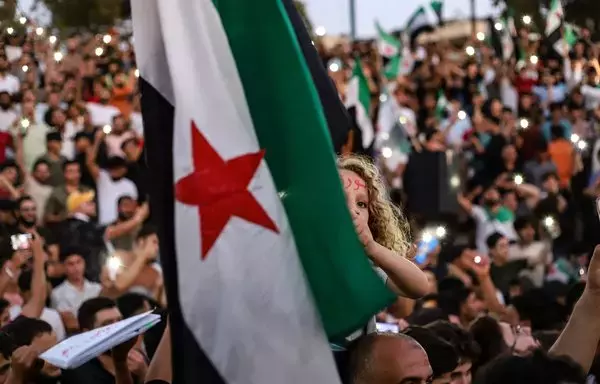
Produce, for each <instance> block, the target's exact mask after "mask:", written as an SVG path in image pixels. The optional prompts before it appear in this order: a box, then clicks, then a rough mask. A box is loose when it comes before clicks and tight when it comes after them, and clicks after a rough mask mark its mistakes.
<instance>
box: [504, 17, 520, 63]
mask: <svg viewBox="0 0 600 384" xmlns="http://www.w3.org/2000/svg"><path fill="white" fill-rule="evenodd" d="M501 34H502V35H501V39H500V40H501V42H502V58H503V59H504V60H505V61H507V60H510V59H511V58H512V57H513V56H514V55H515V38H516V35H517V30H516V28H515V21H514V19H513V18H512V17H511V16H505V17H503V18H502V31H501Z"/></svg>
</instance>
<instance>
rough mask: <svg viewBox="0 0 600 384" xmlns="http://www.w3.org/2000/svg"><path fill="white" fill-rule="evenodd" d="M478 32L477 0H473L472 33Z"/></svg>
mask: <svg viewBox="0 0 600 384" xmlns="http://www.w3.org/2000/svg"><path fill="white" fill-rule="evenodd" d="M475 33H477V16H475V0H471V34H472V35H473V36H475Z"/></svg>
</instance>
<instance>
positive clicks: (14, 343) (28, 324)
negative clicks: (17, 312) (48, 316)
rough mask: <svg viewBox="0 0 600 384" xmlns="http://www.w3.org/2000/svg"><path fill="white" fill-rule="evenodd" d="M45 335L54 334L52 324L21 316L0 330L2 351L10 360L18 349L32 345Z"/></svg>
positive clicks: (0, 349) (0, 348)
mask: <svg viewBox="0 0 600 384" xmlns="http://www.w3.org/2000/svg"><path fill="white" fill-rule="evenodd" d="M45 333H52V327H51V326H50V324H48V323H46V322H45V321H43V320H39V319H33V318H30V317H26V316H19V317H17V318H16V319H15V320H13V321H12V322H10V323H8V324H6V325H5V326H4V327H2V328H1V329H0V334H2V336H1V337H0V340H1V341H2V342H0V351H1V353H2V355H4V357H5V358H9V357H10V356H11V355H12V353H13V351H14V350H15V349H17V348H20V347H23V346H26V345H31V343H32V342H33V339H35V338H36V337H38V336H41V335H43V334H45Z"/></svg>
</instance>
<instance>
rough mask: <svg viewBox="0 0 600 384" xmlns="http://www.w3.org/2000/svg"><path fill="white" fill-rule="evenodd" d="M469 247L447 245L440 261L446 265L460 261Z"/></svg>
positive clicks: (443, 249)
mask: <svg viewBox="0 0 600 384" xmlns="http://www.w3.org/2000/svg"><path fill="white" fill-rule="evenodd" d="M467 249H468V247H467V246H465V245H447V246H444V247H443V248H442V251H441V252H440V259H441V260H443V261H444V262H446V263H451V262H453V261H454V260H456V259H458V258H459V257H460V256H461V255H462V254H463V252H464V251H465V250H467Z"/></svg>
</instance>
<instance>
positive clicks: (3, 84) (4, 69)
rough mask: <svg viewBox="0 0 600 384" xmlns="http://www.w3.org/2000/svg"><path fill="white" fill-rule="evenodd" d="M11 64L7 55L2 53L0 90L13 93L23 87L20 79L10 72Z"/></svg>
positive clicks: (0, 57) (0, 59) (0, 56)
mask: <svg viewBox="0 0 600 384" xmlns="http://www.w3.org/2000/svg"><path fill="white" fill-rule="evenodd" d="M9 69H10V64H9V62H8V60H7V59H6V55H0V91H6V92H8V93H10V94H11V95H14V94H15V93H18V92H19V90H20V89H21V83H20V82H19V79H17V78H16V77H15V76H13V75H11V74H10V73H8V71H9Z"/></svg>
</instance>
